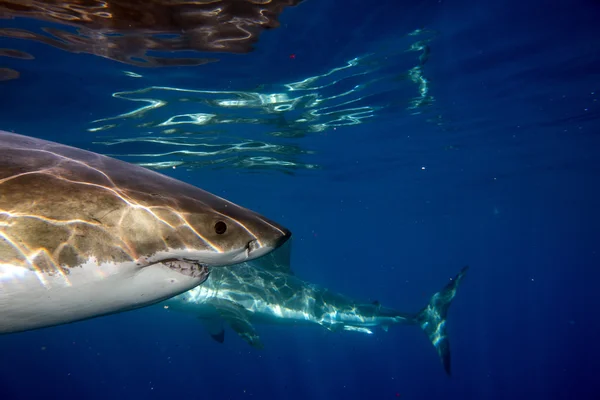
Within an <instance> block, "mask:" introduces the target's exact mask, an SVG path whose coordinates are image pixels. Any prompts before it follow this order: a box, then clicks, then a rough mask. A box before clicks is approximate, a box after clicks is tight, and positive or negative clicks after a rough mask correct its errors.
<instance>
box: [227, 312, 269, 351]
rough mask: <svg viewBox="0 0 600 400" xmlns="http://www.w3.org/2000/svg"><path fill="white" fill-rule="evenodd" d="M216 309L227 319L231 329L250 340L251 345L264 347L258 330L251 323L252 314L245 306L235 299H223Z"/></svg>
mask: <svg viewBox="0 0 600 400" xmlns="http://www.w3.org/2000/svg"><path fill="white" fill-rule="evenodd" d="M216 309H217V311H218V313H219V315H220V316H221V318H223V319H224V320H225V321H227V323H228V324H229V326H230V327H231V329H233V330H234V331H235V332H236V333H237V334H238V335H240V337H241V338H242V339H244V340H245V341H246V342H248V344H250V346H252V347H255V348H257V349H262V348H263V344H262V342H261V341H260V338H259V336H258V334H257V333H256V330H255V329H254V327H253V326H252V324H251V323H250V320H249V317H250V315H249V313H248V311H247V310H246V309H245V308H244V307H242V306H241V305H239V304H238V303H235V302H233V301H228V300H221V301H219V303H218V304H217V305H216Z"/></svg>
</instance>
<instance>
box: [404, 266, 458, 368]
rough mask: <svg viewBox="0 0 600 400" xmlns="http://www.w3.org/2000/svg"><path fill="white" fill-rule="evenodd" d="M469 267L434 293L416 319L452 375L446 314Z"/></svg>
mask: <svg viewBox="0 0 600 400" xmlns="http://www.w3.org/2000/svg"><path fill="white" fill-rule="evenodd" d="M468 269H469V267H464V268H463V269H462V270H461V271H460V272H459V273H458V275H456V277H455V278H454V279H452V280H451V281H450V283H448V284H447V285H446V286H445V287H444V288H443V289H442V290H440V291H439V292H437V293H436V294H434V295H433V296H432V297H431V299H430V300H429V304H428V305H427V306H426V307H425V308H423V309H422V310H421V311H419V313H418V314H417V315H415V319H414V320H415V322H416V323H418V324H419V326H420V327H421V329H423V331H424V332H425V334H426V335H427V337H428V338H429V340H430V341H431V343H432V344H433V346H434V347H435V348H436V350H437V352H438V355H439V356H440V359H441V361H442V364H443V365H444V369H445V370H446V373H447V374H448V375H450V342H449V341H448V337H447V336H446V315H447V314H448V308H450V304H451V303H452V299H454V296H455V295H456V289H458V285H459V284H460V281H461V280H462V278H463V277H464V275H465V273H466V272H467V270H468Z"/></svg>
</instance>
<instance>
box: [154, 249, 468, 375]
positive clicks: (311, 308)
mask: <svg viewBox="0 0 600 400" xmlns="http://www.w3.org/2000/svg"><path fill="white" fill-rule="evenodd" d="M290 245H291V242H288V243H286V244H285V245H284V246H282V247H281V248H280V249H278V250H276V251H274V252H272V253H270V254H269V255H267V256H265V257H262V258H260V259H258V260H255V261H252V262H247V263H243V264H240V265H234V266H230V267H227V268H220V269H218V270H215V271H213V272H211V274H210V277H209V278H208V280H207V281H206V282H205V283H204V284H202V285H201V286H198V287H196V288H194V289H192V290H190V291H188V292H186V293H183V294H181V295H179V296H176V297H173V298H171V299H169V300H167V301H166V302H163V303H161V304H162V305H163V306H166V307H167V309H168V310H176V311H184V312H187V313H192V314H194V315H196V316H197V317H198V318H199V319H200V320H201V321H202V322H203V323H204V324H205V326H206V328H207V329H208V330H209V333H210V334H211V336H212V337H213V339H215V340H216V341H218V342H221V343H222V342H223V341H224V330H223V322H226V323H228V324H229V326H230V327H231V328H232V329H233V330H234V331H236V332H237V333H238V334H239V335H240V336H241V337H242V338H243V339H244V340H246V341H247V342H248V343H249V344H250V345H252V346H253V347H256V348H262V347H263V345H262V342H261V341H260V338H259V335H258V333H257V332H256V330H255V328H254V326H253V323H271V324H293V325H300V324H313V325H314V324H317V325H321V326H323V327H325V328H327V329H328V330H331V331H338V330H344V331H355V332H363V333H367V334H372V333H373V332H372V328H374V327H381V328H382V329H383V330H385V331H387V330H388V328H389V327H390V326H391V325H399V324H404V325H418V326H420V327H421V329H422V330H423V331H424V332H425V334H426V335H427V337H428V338H429V340H430V341H431V343H432V344H433V345H434V347H435V349H436V351H437V353H438V355H439V357H440V359H441V360H442V363H443V366H444V369H445V371H446V372H447V373H448V374H450V346H449V342H448V338H447V335H446V316H447V312H448V308H449V306H450V304H451V302H452V300H453V298H454V296H455V294H456V290H457V288H458V285H459V283H460V282H461V280H462V278H463V276H464V274H465V272H466V270H467V268H466V267H465V268H463V270H462V271H461V272H460V273H459V274H458V275H457V276H456V277H455V278H454V279H452V280H451V281H450V282H449V283H448V284H447V285H446V286H445V287H444V288H443V289H442V290H441V291H439V292H438V293H436V294H434V295H433V296H432V297H431V299H430V301H429V303H428V304H427V306H425V307H424V308H423V309H422V310H421V311H419V312H417V313H407V312H401V311H398V310H395V309H391V308H385V307H382V306H381V305H380V304H379V303H378V302H374V303H362V302H359V301H356V300H354V299H352V298H350V297H347V296H344V295H341V294H339V293H336V292H333V291H331V290H328V289H327V288H323V287H320V286H317V285H314V284H310V283H308V282H306V281H303V280H301V279H299V278H297V277H296V276H294V274H293V273H292V271H291V269H290V268H289V265H290V264H289V248H290ZM286 259H287V260H286Z"/></svg>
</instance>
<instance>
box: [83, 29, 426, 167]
mask: <svg viewBox="0 0 600 400" xmlns="http://www.w3.org/2000/svg"><path fill="white" fill-rule="evenodd" d="M435 35H436V33H435V32H431V31H423V30H419V31H415V32H412V33H410V34H408V35H406V36H405V37H403V38H399V39H398V40H396V41H394V44H393V45H387V47H386V48H382V49H381V51H378V52H373V53H369V54H364V55H361V56H357V57H355V58H352V59H350V60H347V61H346V62H344V63H343V64H342V65H339V66H337V67H335V68H332V69H330V70H328V71H324V72H323V73H321V74H319V75H315V76H310V77H306V78H304V79H301V80H298V81H295V82H287V83H280V84H264V85H260V86H259V87H258V88H256V89H255V90H253V91H242V90H202V89H193V88H181V87H168V86H147V87H144V88H141V89H138V90H128V91H119V92H116V93H113V95H112V96H113V97H114V98H117V99H120V100H126V101H130V102H134V103H138V104H140V106H138V107H137V108H135V109H133V110H130V111H126V112H123V113H121V114H118V115H114V116H109V117H105V118H101V119H97V120H95V121H93V122H92V124H93V125H94V126H93V127H91V128H90V129H89V130H90V131H92V132H97V133H100V132H103V133H104V132H105V131H113V130H115V131H118V132H127V133H126V134H125V135H123V136H119V135H118V134H117V135H116V136H114V137H113V138H112V139H108V140H102V141H101V142H100V141H99V142H97V143H98V144H103V145H106V146H121V147H122V146H123V145H125V144H129V145H130V147H131V150H135V151H134V152H131V151H128V152H120V153H115V154H114V155H116V156H123V157H137V158H140V159H141V158H160V160H159V161H154V160H153V161H144V160H140V161H138V162H139V163H142V164H143V165H146V166H148V167H152V168H165V167H173V166H185V167H187V168H198V167H225V166H230V167H235V168H258V167H260V168H270V167H273V168H276V169H278V170H288V171H290V170H291V171H293V170H297V169H316V168H318V167H319V166H318V165H316V164H315V163H311V162H308V161H305V160H306V158H307V156H309V155H310V154H313V152H311V151H309V150H304V149H302V148H301V147H299V146H300V145H301V144H302V143H303V142H302V141H300V139H301V138H304V137H308V136H311V135H314V134H318V133H323V132H326V131H330V130H336V129H338V128H341V127H347V126H351V125H358V124H364V123H367V122H368V121H370V120H373V119H375V118H385V117H386V116H390V117H394V118H397V117H398V114H399V112H406V113H408V114H413V115H414V114H420V113H422V112H423V111H424V110H426V109H427V108H429V107H430V106H431V105H432V104H433V103H434V100H435V99H434V97H433V96H432V94H431V93H430V84H429V80H428V79H427V78H426V74H425V64H426V62H427V60H428V58H429V45H428V44H429V42H430V41H431V40H433V38H434V37H435ZM382 47H383V46H382ZM124 73H125V74H127V75H128V76H130V75H129V73H128V72H127V71H124ZM136 75H137V74H136ZM136 78H138V79H139V78H142V79H143V76H140V75H137V76H136ZM132 132H135V133H134V136H133V137H132ZM240 132H244V138H242V139H240V138H239V134H240ZM215 140H218V141H219V143H218V144H215V143H210V142H214V141H215ZM291 141H293V142H294V143H295V144H294V145H293V146H292V145H290V142H291ZM150 143H152V144H154V145H157V146H155V147H156V149H157V151H155V152H148V151H142V150H140V149H138V148H137V145H139V144H143V146H146V147H147V146H148V145H149V144H150ZM132 144H135V145H134V146H131V145H132ZM161 146H163V147H161ZM186 147H194V150H189V149H187V150H183V149H184V148H186ZM158 149H162V150H158ZM165 149H167V150H165ZM291 149H293V150H291ZM241 153H244V154H243V155H242V154H241ZM231 154H236V157H233V158H232V157H229V156H228V157H223V156H226V155H231ZM207 158H210V160H207Z"/></svg>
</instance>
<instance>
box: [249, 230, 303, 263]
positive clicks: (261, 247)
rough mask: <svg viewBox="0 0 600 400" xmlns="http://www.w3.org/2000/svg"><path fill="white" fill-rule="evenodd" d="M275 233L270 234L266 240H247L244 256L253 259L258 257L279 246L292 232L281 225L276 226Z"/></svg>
mask: <svg viewBox="0 0 600 400" xmlns="http://www.w3.org/2000/svg"><path fill="white" fill-rule="evenodd" d="M277 231H278V232H277V234H275V235H272V236H271V237H269V238H268V240H265V239H264V238H263V240H260V239H254V240H250V241H249V242H248V245H247V246H246V257H247V259H248V260H253V259H255V258H258V257H262V256H263V255H265V254H267V253H269V252H271V251H273V250H275V249H277V248H279V247H280V246H281V245H283V244H284V243H285V242H287V241H288V240H289V239H290V237H291V236H292V232H290V231H289V230H288V229H286V228H283V227H278V228H277Z"/></svg>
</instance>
